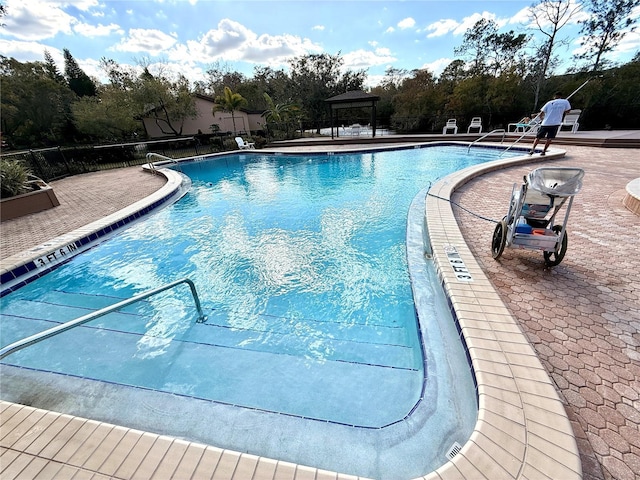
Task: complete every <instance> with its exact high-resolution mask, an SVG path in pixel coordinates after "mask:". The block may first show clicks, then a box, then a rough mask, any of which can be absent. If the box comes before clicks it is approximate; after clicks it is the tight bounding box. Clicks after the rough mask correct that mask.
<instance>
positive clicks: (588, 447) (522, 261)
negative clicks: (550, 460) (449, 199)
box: [453, 146, 640, 480]
mask: <svg viewBox="0 0 640 480" xmlns="http://www.w3.org/2000/svg"><path fill="white" fill-rule="evenodd" d="M562 148H566V150H567V155H566V157H565V159H564V160H562V161H553V162H544V163H541V162H538V163H533V164H529V165H525V166H518V167H512V168H508V169H506V170H500V171H496V172H492V173H489V174H486V175H483V176H482V177H479V178H477V179H475V180H473V181H471V182H469V183H468V184H466V185H465V186H463V187H462V188H461V189H460V190H458V192H456V195H455V196H454V198H453V200H454V201H455V202H456V203H458V204H460V205H461V206H463V207H465V208H468V209H470V210H471V211H473V212H474V213H477V214H479V215H482V216H485V217H488V218H492V219H496V220H499V219H501V218H502V217H503V216H504V215H506V213H507V209H508V206H509V200H510V198H511V188H512V186H513V184H514V183H517V184H518V185H520V184H521V183H522V179H523V175H525V174H527V173H529V172H530V171H531V170H533V169H534V168H536V167H538V166H563V167H569V166H570V167H579V168H583V169H584V170H585V177H584V185H583V188H582V190H581V191H580V193H579V194H578V195H577V196H576V197H575V201H574V204H573V207H572V210H571V214H570V217H569V220H568V223H567V232H568V234H569V243H568V249H567V254H566V256H565V258H564V260H563V261H562V263H561V264H560V265H558V266H556V267H553V268H551V269H546V268H545V266H544V260H543V257H542V253H541V252H536V251H533V250H518V249H514V248H506V249H505V251H504V253H503V255H502V257H501V258H500V259H499V260H498V261H496V260H493V258H492V257H491V237H492V233H493V229H494V226H495V224H493V223H489V222H487V221H485V220H481V219H480V218H477V217H475V216H472V215H470V214H469V213H467V212H465V211H464V210H462V209H457V208H456V209H454V210H455V212H456V216H457V219H458V222H459V224H460V227H461V230H462V233H463V235H464V237H465V239H466V241H467V243H468V245H469V247H470V249H471V251H472V252H473V253H474V255H475V256H476V258H477V260H478V262H479V263H480V264H481V266H482V267H483V270H484V271H485V272H486V274H487V275H488V277H489V278H490V280H491V281H492V282H493V284H494V285H495V287H496V289H497V291H498V293H499V294H500V296H501V297H502V299H503V300H504V302H505V303H506V304H507V306H508V308H509V309H510V310H511V312H512V313H513V315H514V316H515V318H517V319H518V321H519V322H520V324H521V326H522V328H523V330H524V331H525V333H526V335H527V336H528V338H529V340H530V341H531V343H532V344H533V346H534V348H535V349H536V351H537V352H538V355H539V357H540V359H541V360H542V362H543V364H544V365H545V367H546V368H547V371H548V372H549V374H550V375H551V378H552V379H553V380H554V382H555V384H556V386H557V388H558V391H559V392H560V393H561V396H562V398H563V400H564V402H565V406H566V409H567V412H568V415H569V418H570V419H571V421H572V423H573V426H574V431H575V433H576V438H577V441H578V446H579V448H580V453H581V457H582V467H583V474H584V478H585V479H586V480H594V479H616V480H634V479H640V278H639V276H638V272H640V216H637V215H635V214H633V213H631V212H630V211H629V210H627V209H626V208H625V207H624V206H623V205H622V199H623V197H624V195H625V186H626V184H627V183H628V182H629V181H631V180H633V179H634V178H636V177H638V176H640V165H639V161H638V160H639V158H638V151H637V150H627V149H594V148H586V147H574V146H568V147H562ZM534 158H535V157H534Z"/></svg>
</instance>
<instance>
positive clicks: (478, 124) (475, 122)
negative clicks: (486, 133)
mask: <svg viewBox="0 0 640 480" xmlns="http://www.w3.org/2000/svg"><path fill="white" fill-rule="evenodd" d="M472 128H477V129H478V132H477V133H482V118H481V117H473V118H472V119H471V123H470V124H469V128H467V133H471V129H472Z"/></svg>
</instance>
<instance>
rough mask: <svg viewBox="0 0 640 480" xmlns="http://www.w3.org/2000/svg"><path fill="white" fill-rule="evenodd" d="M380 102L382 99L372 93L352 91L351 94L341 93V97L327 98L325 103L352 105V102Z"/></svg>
mask: <svg viewBox="0 0 640 480" xmlns="http://www.w3.org/2000/svg"><path fill="white" fill-rule="evenodd" d="M378 100H380V97H379V96H377V95H372V94H371V93H367V92H363V91H362V90H351V91H349V92H345V93H341V94H340V95H336V96H334V97H331V98H327V99H326V100H325V102H327V103H350V102H361V101H369V102H377V101H378Z"/></svg>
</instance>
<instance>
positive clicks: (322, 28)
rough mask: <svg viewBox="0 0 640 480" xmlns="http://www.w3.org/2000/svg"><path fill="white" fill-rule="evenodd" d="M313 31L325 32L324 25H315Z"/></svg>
mask: <svg viewBox="0 0 640 480" xmlns="http://www.w3.org/2000/svg"><path fill="white" fill-rule="evenodd" d="M311 30H319V31H323V30H324V25H315V26H314V27H313V28H312V29H311Z"/></svg>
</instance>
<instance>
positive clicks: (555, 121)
mask: <svg viewBox="0 0 640 480" xmlns="http://www.w3.org/2000/svg"><path fill="white" fill-rule="evenodd" d="M569 110H571V104H570V103H569V100H566V99H564V98H562V94H560V93H556V94H555V95H554V96H553V100H550V101H548V102H547V103H545V104H544V106H543V107H542V108H541V109H540V113H539V114H538V116H539V117H540V118H542V124H541V125H540V129H539V130H538V134H537V135H536V139H535V141H534V142H533V147H531V151H530V152H529V155H533V152H534V151H535V149H536V146H537V145H538V142H539V141H540V139H542V138H546V141H545V144H544V149H543V150H542V153H540V155H545V154H546V153H547V148H549V145H551V141H552V140H553V139H554V138H556V134H557V133H558V130H560V125H562V120H563V119H564V116H565V114H566V113H567V112H568V111H569Z"/></svg>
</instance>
